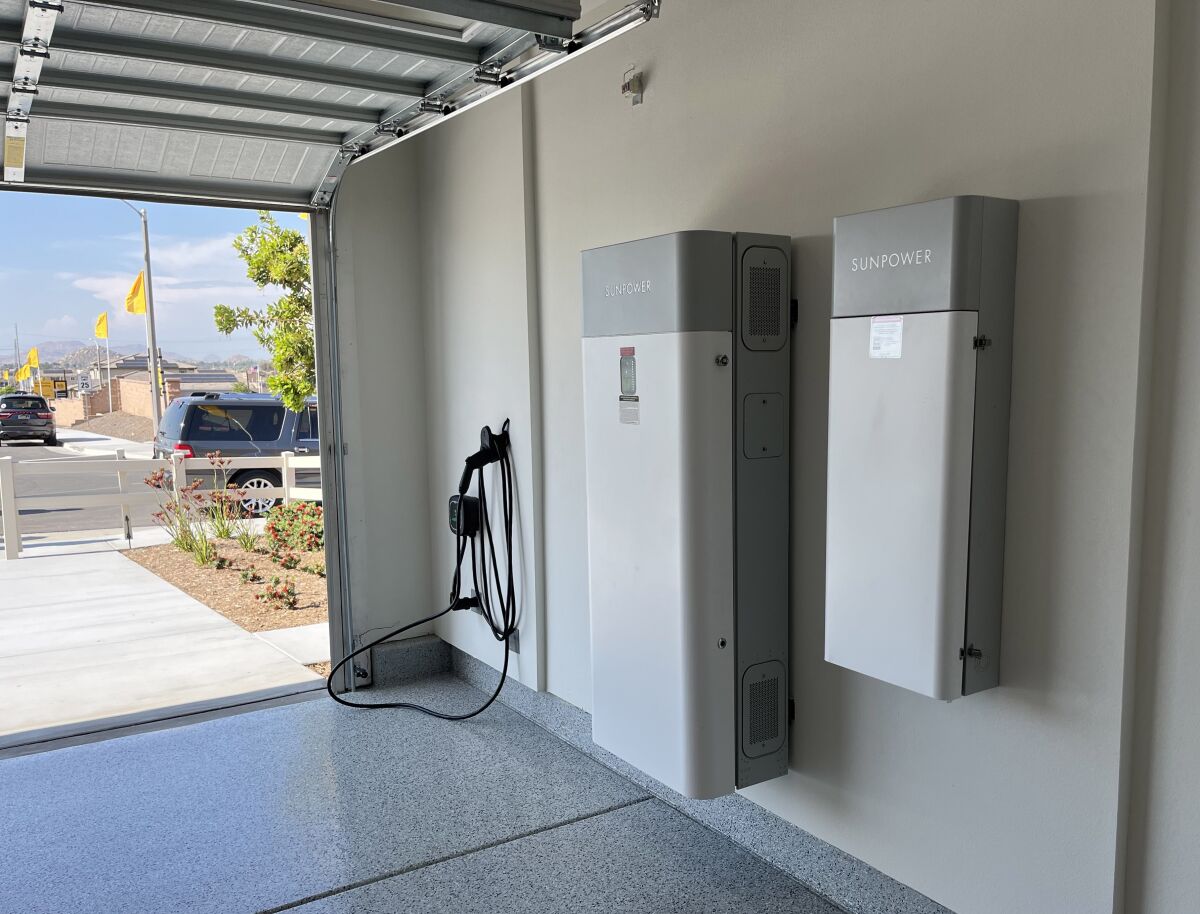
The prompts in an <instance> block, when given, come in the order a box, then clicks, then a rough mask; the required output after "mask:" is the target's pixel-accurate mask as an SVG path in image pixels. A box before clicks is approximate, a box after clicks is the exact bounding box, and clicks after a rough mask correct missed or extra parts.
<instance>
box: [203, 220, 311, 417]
mask: <svg viewBox="0 0 1200 914" xmlns="http://www.w3.org/2000/svg"><path fill="white" fill-rule="evenodd" d="M233 247H234V249H235V250H236V251H237V252H238V256H239V257H241V258H242V260H243V261H244V262H245V264H246V275H247V276H249V277H250V279H251V280H252V281H253V282H254V284H255V285H256V286H258V287H259V288H260V289H265V288H266V287H267V286H277V287H279V288H281V289H283V291H284V294H283V295H282V296H280V297H279V298H277V299H275V301H273V302H271V303H270V304H269V305H267V307H266V309H265V310H262V311H256V310H254V309H251V308H235V307H232V306H230V305H217V306H216V307H215V308H214V309H213V318H214V319H215V321H216V324H217V329H218V330H219V331H221V333H224V334H230V333H233V332H234V331H235V330H242V329H245V330H249V331H250V332H251V333H253V334H254V338H255V339H256V340H258V342H259V344H260V345H262V346H263V347H264V348H265V349H266V350H267V351H268V352H270V353H271V363H272V365H274V368H275V373H274V374H273V375H271V377H270V378H268V379H267V387H268V388H269V389H270V390H271V392H272V393H274V394H278V395H279V396H280V397H281V398H282V399H283V403H284V405H285V406H286V407H287V408H288V409H292V410H295V411H297V412H299V411H300V410H301V409H303V408H304V399H305V398H306V397H310V396H312V395H313V393H314V392H315V391H316V388H317V372H316V344H315V343H314V341H313V304H312V279H311V274H310V272H309V262H308V256H309V255H308V242H307V241H306V240H305V238H304V233H303V232H300V231H297V230H296V229H290V228H284V227H283V226H281V225H280V224H279V223H278V222H276V221H275V217H274V216H272V215H271V214H270V213H268V212H260V213H259V214H258V222H257V223H256V224H255V225H252V226H250V227H249V228H247V229H246V230H245V231H243V232H242V233H241V234H240V235H238V236H237V238H235V239H234V240H233Z"/></svg>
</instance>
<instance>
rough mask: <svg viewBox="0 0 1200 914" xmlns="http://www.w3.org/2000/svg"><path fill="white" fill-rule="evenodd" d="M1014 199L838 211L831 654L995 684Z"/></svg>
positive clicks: (937, 690) (933, 682)
mask: <svg viewBox="0 0 1200 914" xmlns="http://www.w3.org/2000/svg"><path fill="white" fill-rule="evenodd" d="M1016 253H1017V203H1016V201H1014V200H1000V199H996V198H993V197H965V196H964V197H947V198H945V199H942V200H931V201H928V202H925V203H914V204H909V205H907V206H896V207H892V208H890V209H883V210H876V211H874V212H869V213H857V214H855V215H852V216H841V217H839V218H838V219H837V220H835V222H834V241H833V256H834V268H833V312H832V320H831V321H830V335H829V460H828V474H829V475H828V481H827V485H828V490H827V496H826V540H825V659H826V660H829V661H831V662H832V663H836V664H838V665H839V666H843V667H846V668H847V669H851V670H855V671H857V672H859V673H864V674H866V675H868V676H872V677H874V678H875V679H879V680H882V681H884V682H889V683H892V684H894V685H898V686H901V687H903V688H906V689H910V690H912V691H914V692H919V693H921V694H923V695H928V696H930V697H932V698H938V699H942V700H944V701H950V700H951V699H954V698H959V697H961V696H963V695H969V694H971V693H973V692H979V691H982V690H984V689H988V688H991V687H993V686H995V685H997V684H998V683H999V672H1000V663H999V660H1000V609H1001V603H1002V597H1003V592H1002V591H1003V583H1004V510H1005V497H1006V491H1007V488H1006V486H1007V478H1008V412H1009V382H1010V378H1011V374H1012V338H1013V334H1012V328H1013V300H1014V288H1015V277H1016Z"/></svg>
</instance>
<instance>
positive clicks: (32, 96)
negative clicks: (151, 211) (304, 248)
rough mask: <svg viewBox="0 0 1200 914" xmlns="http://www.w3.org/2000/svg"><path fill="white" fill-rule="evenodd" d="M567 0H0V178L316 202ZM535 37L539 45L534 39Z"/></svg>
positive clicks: (66, 186) (548, 45) (536, 30)
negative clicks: (1, 132) (2, 107)
mask: <svg viewBox="0 0 1200 914" xmlns="http://www.w3.org/2000/svg"><path fill="white" fill-rule="evenodd" d="M579 15H580V4H579V2H578V0H503V2H489V0H406V2H405V3H403V4H401V3H396V2H392V0H203V2H197V0H0V46H2V47H3V49H5V51H7V53H3V52H0V92H2V93H3V94H4V95H5V96H6V100H7V108H6V118H5V144H4V183H3V185H2V186H3V187H4V188H6V189H17V190H43V191H59V192H69V193H94V194H105V195H119V196H136V197H140V198H142V199H155V198H157V199H170V200H177V201H181V202H205V201H207V202H220V203H229V204H236V205H243V206H264V207H270V208H275V209H289V208H290V209H309V208H313V209H320V208H323V207H325V206H327V205H328V203H329V201H330V199H331V195H332V192H333V190H334V188H335V187H336V183H337V179H338V177H339V175H340V174H341V172H342V171H343V170H344V169H345V167H346V166H347V165H348V164H349V163H350V162H351V161H353V159H354V158H355V157H357V156H359V155H361V154H363V153H365V152H366V151H368V150H369V148H371V146H372V145H373V144H378V143H381V142H386V141H387V140H389V139H395V138H396V137H397V136H398V135H400V134H402V133H403V132H404V131H405V130H407V129H410V128H411V127H415V126H419V125H421V124H423V123H427V122H429V121H436V120H437V119H438V118H440V117H442V116H444V115H445V114H446V113H448V112H449V111H450V110H452V109H453V107H454V99H456V98H459V97H461V96H462V95H463V93H464V91H467V90H471V89H474V88H476V87H480V88H483V89H488V88H493V87H496V86H498V85H499V84H500V83H501V82H502V81H503V78H502V76H501V74H502V71H503V70H504V69H505V68H506V67H509V66H511V65H513V64H514V62H516V61H518V60H522V59H524V58H527V57H528V56H529V52H530V51H531V50H532V51H533V52H534V53H535V54H537V53H539V52H540V53H546V54H552V53H555V52H560V51H566V50H569V48H570V43H569V39H570V38H571V34H572V28H573V23H574V21H575V20H576V19H578V17H579ZM539 49H545V50H541V51H540V50H539Z"/></svg>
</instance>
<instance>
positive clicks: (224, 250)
mask: <svg viewBox="0 0 1200 914" xmlns="http://www.w3.org/2000/svg"><path fill="white" fill-rule="evenodd" d="M236 237H237V236H236V235H233V234H228V235H218V236H217V237H215V238H195V239H186V240H179V241H170V242H168V243H166V244H163V243H159V244H157V245H155V246H154V247H153V248H152V250H151V251H150V265H151V267H153V268H154V269H155V270H163V271H165V272H167V273H177V272H181V271H187V272H189V273H192V274H196V273H203V274H206V275H207V274H214V273H215V274H216V275H219V276H222V277H229V278H237V279H245V277H246V270H245V267H244V266H243V264H242V261H241V259H240V258H239V257H238V255H237V251H235V250H234V249H233V239H234V238H236Z"/></svg>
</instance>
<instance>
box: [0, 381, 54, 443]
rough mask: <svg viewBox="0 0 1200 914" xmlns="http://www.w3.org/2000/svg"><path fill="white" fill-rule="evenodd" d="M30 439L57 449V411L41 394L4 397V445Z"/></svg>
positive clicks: (0, 424)
mask: <svg viewBox="0 0 1200 914" xmlns="http://www.w3.org/2000/svg"><path fill="white" fill-rule="evenodd" d="M28 439H33V440H37V441H41V442H42V443H43V444H48V445H49V446H50V447H55V446H57V444H58V430H57V428H56V427H55V425H54V407H53V406H50V405H49V404H48V403H47V402H46V398H45V397H40V396H38V395H37V394H4V395H3V396H0V442H4V441H18V440H28Z"/></svg>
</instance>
